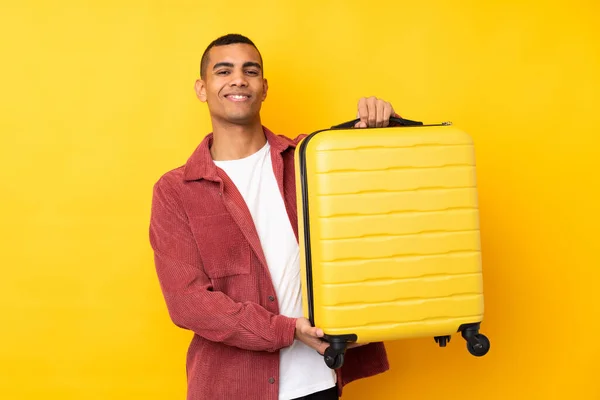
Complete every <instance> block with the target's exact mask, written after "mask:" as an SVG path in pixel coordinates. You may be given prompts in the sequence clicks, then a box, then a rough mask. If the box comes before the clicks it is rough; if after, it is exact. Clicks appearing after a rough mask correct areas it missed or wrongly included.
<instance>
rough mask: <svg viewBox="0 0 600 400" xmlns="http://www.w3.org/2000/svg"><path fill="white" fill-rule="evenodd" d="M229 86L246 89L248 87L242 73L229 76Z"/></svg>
mask: <svg viewBox="0 0 600 400" xmlns="http://www.w3.org/2000/svg"><path fill="white" fill-rule="evenodd" d="M229 84H230V85H231V86H239V87H246V86H248V81H247V80H246V75H244V72H243V71H238V72H234V73H233V75H232V76H231V82H230V83H229Z"/></svg>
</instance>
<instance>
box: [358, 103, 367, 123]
mask: <svg viewBox="0 0 600 400" xmlns="http://www.w3.org/2000/svg"><path fill="white" fill-rule="evenodd" d="M358 118H360V122H364V123H365V126H366V124H367V121H368V118H369V109H368V107H367V99H365V98H364V97H361V98H360V100H359V101H358ZM361 125H362V124H361Z"/></svg>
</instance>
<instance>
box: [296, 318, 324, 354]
mask: <svg viewBox="0 0 600 400" xmlns="http://www.w3.org/2000/svg"><path fill="white" fill-rule="evenodd" d="M322 337H323V331H322V330H321V329H319V328H315V327H313V326H312V325H311V324H310V321H309V320H308V319H306V318H298V319H297V320H296V339H298V340H299V341H301V342H302V343H304V344H306V345H307V346H309V347H312V348H313V349H315V350H316V351H317V352H319V354H321V355H323V353H325V350H326V349H327V348H328V347H329V343H327V342H325V341H324V340H322V339H321V338H322Z"/></svg>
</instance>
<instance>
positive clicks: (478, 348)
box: [467, 333, 490, 357]
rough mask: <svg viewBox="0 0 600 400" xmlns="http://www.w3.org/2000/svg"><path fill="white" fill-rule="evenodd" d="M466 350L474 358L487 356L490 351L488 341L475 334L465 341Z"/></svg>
mask: <svg viewBox="0 0 600 400" xmlns="http://www.w3.org/2000/svg"><path fill="white" fill-rule="evenodd" d="M467 350H469V353H471V354H472V355H474V356H476V357H481V356H484V355H486V354H487V352H488V351H489V350H490V340H489V339H488V338H487V336H485V335H484V334H482V333H477V334H475V335H473V336H471V337H470V338H469V339H468V340H467Z"/></svg>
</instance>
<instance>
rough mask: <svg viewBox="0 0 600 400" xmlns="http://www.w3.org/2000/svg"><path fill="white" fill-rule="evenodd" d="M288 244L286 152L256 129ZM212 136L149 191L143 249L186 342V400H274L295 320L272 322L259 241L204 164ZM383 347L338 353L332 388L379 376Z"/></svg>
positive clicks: (238, 199) (292, 192) (228, 188)
mask: <svg viewBox="0 0 600 400" xmlns="http://www.w3.org/2000/svg"><path fill="white" fill-rule="evenodd" d="M264 132H265V136H266V138H267V140H268V142H269V144H270V146H271V158H272V161H273V169H274V172H275V176H276V178H277V182H278V184H279V189H280V191H281V193H282V195H283V198H284V200H285V205H286V208H287V213H288V217H289V220H290V223H291V224H292V227H293V229H294V232H295V233H296V238H298V221H297V209H296V184H295V174H294V149H295V147H296V145H297V144H298V142H299V141H300V140H301V139H302V138H303V137H305V135H300V136H298V137H297V138H296V139H289V138H287V137H285V136H282V135H275V134H273V133H272V132H271V131H270V130H268V129H267V128H264ZM211 143H212V134H209V135H208V136H207V137H206V138H205V139H204V140H203V141H202V142H201V143H200V145H199V146H198V147H197V149H196V150H195V151H194V153H193V154H192V155H191V157H190V158H189V160H188V161H187V163H186V164H185V165H183V166H181V167H179V168H177V169H174V170H172V171H169V172H167V173H166V174H164V175H163V176H162V177H161V178H160V179H159V180H158V182H157V183H156V184H155V185H154V191H153V199H152V212H151V219H150V243H151V245H152V248H153V250H154V255H155V267H156V271H157V274H158V279H159V282H160V286H161V290H162V293H163V295H164V299H165V302H166V306H167V309H168V312H169V315H170V317H171V319H172V321H173V322H174V324H175V325H177V326H179V327H181V328H184V329H188V330H190V331H192V332H193V333H194V335H193V338H192V341H191V343H190V346H189V350H188V353H187V363H186V364H187V381H188V388H187V389H188V395H187V399H188V400H205V399H214V400H218V399H227V400H233V399H243V400H277V398H278V392H279V349H281V348H283V347H287V346H290V345H291V344H292V342H293V340H294V333H295V326H296V320H295V319H294V318H288V317H286V316H283V315H280V314H279V308H278V303H277V298H276V295H275V290H274V288H273V285H272V283H271V278H270V274H269V269H268V267H267V264H266V261H265V256H264V254H263V251H262V248H261V245H260V241H259V238H258V234H257V231H256V228H255V226H254V223H253V221H252V217H251V215H250V212H249V211H248V208H247V207H246V204H245V202H244V200H243V198H242V196H241V195H240V193H239V192H238V191H237V189H236V187H235V185H234V184H233V182H232V181H231V180H230V179H229V178H228V177H227V175H226V174H225V173H224V172H223V171H222V170H221V169H219V168H217V166H216V165H215V164H214V162H213V160H212V158H211V155H210V151H209V148H210V144H211ZM388 368H389V364H388V359H387V355H386V351H385V347H384V345H383V343H371V344H368V345H365V346H361V347H357V348H353V349H349V350H347V353H346V356H345V360H344V365H343V366H342V368H340V369H338V370H337V371H336V372H337V376H338V389H339V393H340V395H341V393H342V388H343V387H344V386H345V385H346V384H347V383H349V382H352V381H354V380H356V379H361V378H365V377H369V376H373V375H375V374H379V373H382V372H384V371H386V370H388Z"/></svg>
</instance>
